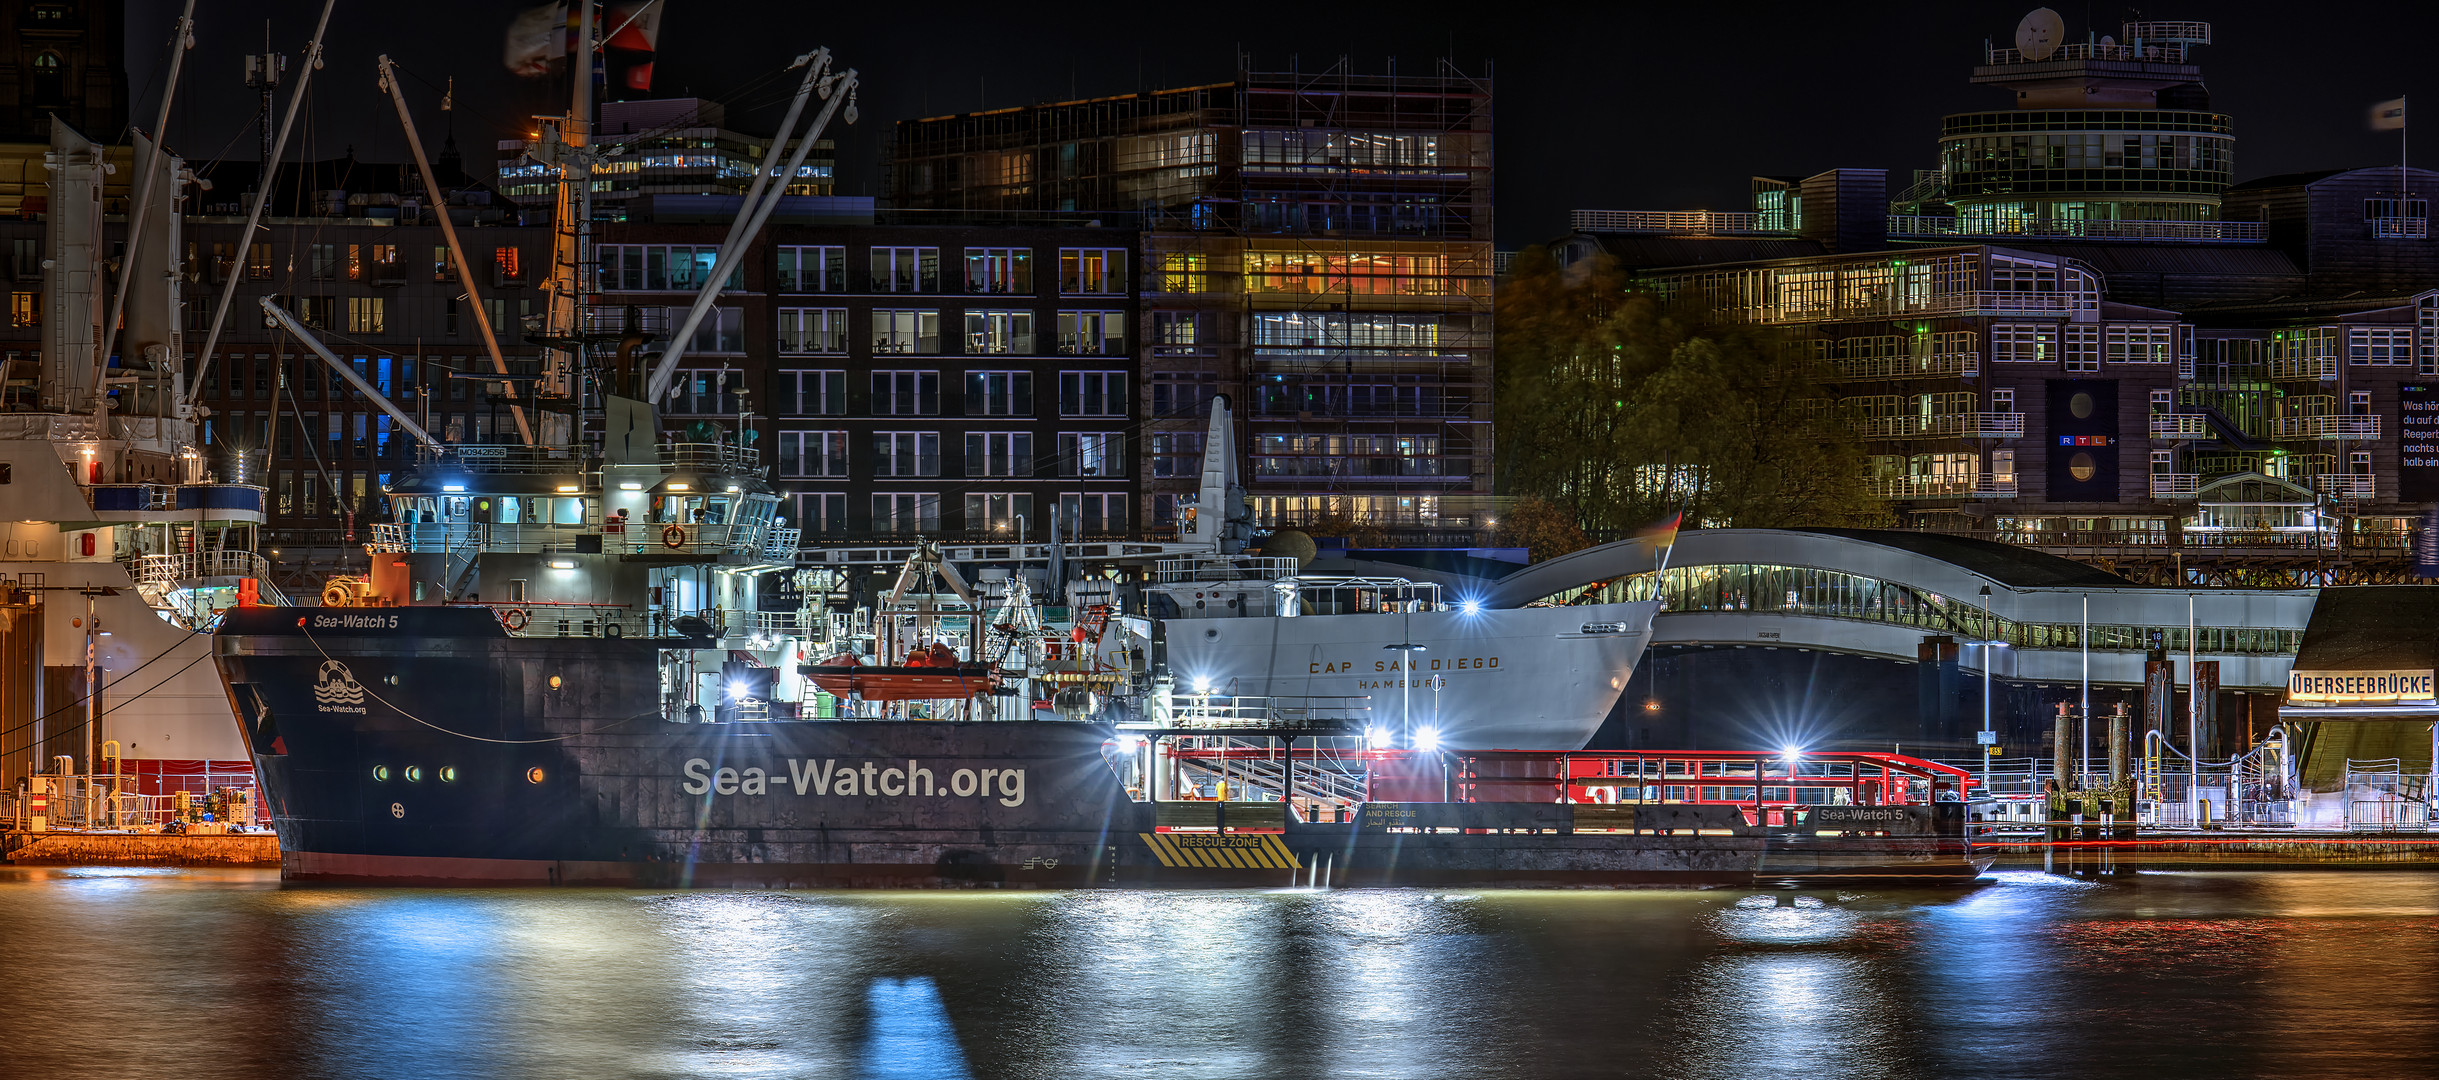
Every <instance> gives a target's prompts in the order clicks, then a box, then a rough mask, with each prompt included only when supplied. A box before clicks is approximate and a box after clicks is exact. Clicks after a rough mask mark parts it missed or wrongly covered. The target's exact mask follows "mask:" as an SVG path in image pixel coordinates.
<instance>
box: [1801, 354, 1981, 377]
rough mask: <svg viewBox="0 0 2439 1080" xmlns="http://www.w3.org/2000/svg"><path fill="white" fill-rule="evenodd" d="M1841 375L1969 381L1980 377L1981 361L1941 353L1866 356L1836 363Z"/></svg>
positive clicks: (1978, 358)
mask: <svg viewBox="0 0 2439 1080" xmlns="http://www.w3.org/2000/svg"><path fill="white" fill-rule="evenodd" d="M1834 362H1835V363H1836V364H1837V365H1838V374H1840V375H1842V376H1844V377H1846V378H1849V379H1855V380H1858V381H1860V380H1869V379H1953V378H1965V379H1970V378H1973V377H1975V376H1977V375H1980V374H1981V370H1982V358H1981V356H1980V355H1979V354H1976V353H1939V354H1935V355H1931V356H1864V357H1854V358H1850V359H1843V360H1837V361H1834Z"/></svg>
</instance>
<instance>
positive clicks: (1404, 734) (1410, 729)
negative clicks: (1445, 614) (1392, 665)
mask: <svg viewBox="0 0 2439 1080" xmlns="http://www.w3.org/2000/svg"><path fill="white" fill-rule="evenodd" d="M1381 651H1383V652H1393V653H1399V654H1402V655H1400V656H1399V657H1398V661H1397V663H1398V668H1399V670H1398V680H1397V699H1398V713H1399V715H1398V718H1397V728H1398V741H1399V742H1402V743H1405V744H1407V745H1409V746H1412V745H1413V744H1414V740H1413V736H1414V654H1416V653H1419V652H1423V651H1426V650H1425V649H1424V647H1423V646H1421V645H1417V644H1415V643H1414V607H1413V606H1412V604H1411V603H1409V604H1408V606H1407V608H1406V640H1404V641H1400V642H1398V643H1397V644H1395V645H1383V646H1381ZM1433 742H1435V743H1436V742H1438V740H1437V739H1436V738H1435V739H1434V740H1433ZM1433 749H1435V750H1436V749H1438V747H1437V746H1434V747H1433Z"/></svg>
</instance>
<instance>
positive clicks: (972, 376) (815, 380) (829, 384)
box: [668, 368, 1128, 417]
mask: <svg viewBox="0 0 2439 1080" xmlns="http://www.w3.org/2000/svg"><path fill="white" fill-rule="evenodd" d="M1034 378H1035V376H1034V373H1033V372H1030V371H968V372H966V373H965V395H964V396H965V401H964V409H965V415H967V416H1032V415H1035V413H1034V410H1035V404H1034V393H1033V383H1034ZM745 379H746V376H745V374H744V373H743V372H739V371H707V370H699V369H698V370H691V371H681V372H680V373H679V378H677V379H675V380H672V382H671V385H670V389H669V401H668V408H669V411H670V412H672V413H712V414H721V413H736V412H741V411H743V409H744V406H745V404H746V403H745V402H744V401H743V400H742V399H741V398H740V396H739V393H738V392H739V391H740V390H742V389H744V388H745ZM1057 379H1058V384H1057V385H1058V408H1059V415H1060V416H1063V417H1091V416H1108V417H1123V416H1125V415H1127V411H1128V410H1127V404H1128V401H1127V373H1126V372H1123V371H1062V372H1059V373H1058V376H1057ZM940 383H941V373H940V372H939V371H937V370H887V371H875V372H872V373H871V384H870V385H871V389H872V397H871V409H872V415H875V416H939V415H942V414H941V393H940V390H941V386H940ZM772 392H773V393H774V394H776V395H777V396H778V401H777V402H776V405H777V407H778V408H777V411H778V414H779V415H782V416H845V415H847V409H848V405H847V373H846V371H844V370H842V369H838V368H826V369H804V370H788V371H780V372H776V373H775V377H774V379H773V383H772Z"/></svg>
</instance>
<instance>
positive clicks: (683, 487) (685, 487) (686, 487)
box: [669, 482, 694, 491]
mask: <svg viewBox="0 0 2439 1080" xmlns="http://www.w3.org/2000/svg"><path fill="white" fill-rule="evenodd" d="M669 490H671V491H693V490H694V485H693V484H681V483H675V482H672V483H671V484H670V485H669Z"/></svg>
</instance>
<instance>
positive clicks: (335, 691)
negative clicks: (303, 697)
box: [313, 660, 364, 713]
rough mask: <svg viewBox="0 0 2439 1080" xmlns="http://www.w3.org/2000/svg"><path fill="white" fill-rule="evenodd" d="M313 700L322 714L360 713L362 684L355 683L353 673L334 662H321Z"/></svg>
mask: <svg viewBox="0 0 2439 1080" xmlns="http://www.w3.org/2000/svg"><path fill="white" fill-rule="evenodd" d="M313 700H314V702H315V704H318V705H320V706H321V707H322V711H323V712H335V713H362V712H363V711H364V684H363V683H360V682H357V681H356V675H355V673H354V672H352V671H349V670H347V665H346V664H342V663H340V662H339V661H336V660H324V661H322V670H321V673H320V675H319V677H318V678H316V679H315V680H314V684H313Z"/></svg>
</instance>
